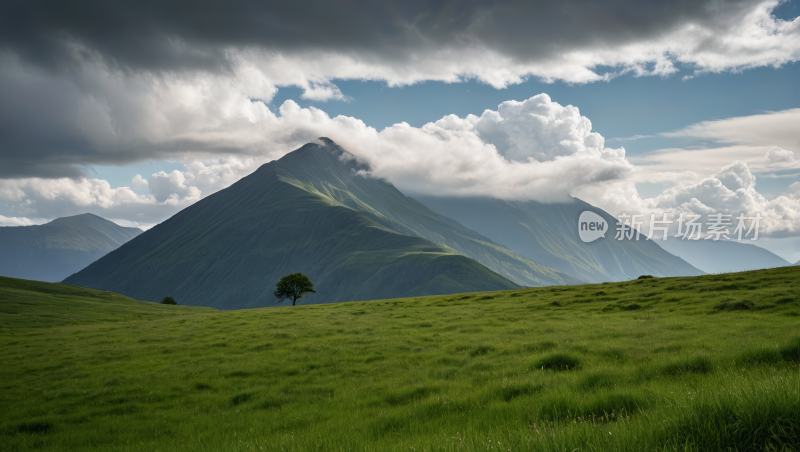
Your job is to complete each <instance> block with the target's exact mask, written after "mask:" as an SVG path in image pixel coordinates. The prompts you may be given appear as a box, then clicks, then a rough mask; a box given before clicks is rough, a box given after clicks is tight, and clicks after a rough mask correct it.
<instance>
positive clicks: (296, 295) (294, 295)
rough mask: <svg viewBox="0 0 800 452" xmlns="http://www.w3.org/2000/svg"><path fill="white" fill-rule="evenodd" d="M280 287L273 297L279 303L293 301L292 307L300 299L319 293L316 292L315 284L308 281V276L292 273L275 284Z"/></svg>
mask: <svg viewBox="0 0 800 452" xmlns="http://www.w3.org/2000/svg"><path fill="white" fill-rule="evenodd" d="M275 285H276V286H277V287H278V290H276V291H275V292H274V293H273V295H275V297H276V298H277V299H278V303H280V302H282V301H283V300H292V306H294V304H295V303H296V302H297V300H298V299H300V298H303V297H305V296H306V295H308V294H310V293H317V292H316V291H315V290H314V283H312V282H311V281H309V280H308V276H306V275H304V274H302V273H292V274H291V275H286V276H284V277H283V278H281V280H280V281H278V282H277V283H276V284H275Z"/></svg>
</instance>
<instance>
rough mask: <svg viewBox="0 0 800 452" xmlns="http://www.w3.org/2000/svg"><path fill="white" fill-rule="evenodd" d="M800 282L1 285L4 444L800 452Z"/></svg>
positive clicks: (754, 276)
mask: <svg viewBox="0 0 800 452" xmlns="http://www.w3.org/2000/svg"><path fill="white" fill-rule="evenodd" d="M799 276H800V267H786V268H780V269H774V270H762V271H753V272H746V273H737V274H726V275H710V276H703V277H695V278H648V279H640V280H634V281H628V282H621V283H606V284H593V285H583V286H560V287H546V288H536V289H522V290H514V291H504V292H484V293H472V294H458V295H450V296H434V297H418V298H407V299H397V300H377V301H366V302H355V303H340V304H331V305H311V306H300V305H298V306H296V307H292V306H286V307H281V308H265V309H253V310H242V311H216V310H213V309H208V308H192V307H185V306H163V305H157V304H152V303H146V302H139V301H136V300H131V299H128V298H125V297H123V296H121V295H117V294H112V293H110V292H102V291H94V290H89V289H82V288H76V287H71V286H63V285H59V284H48V283H37V282H30V281H23V280H15V279H10V278H0V345H1V346H2V347H1V348H0V363H2V367H1V368H0V384H1V385H2V386H1V387H0V450H3V451H6V450H8V451H16V450H89V449H98V450H119V451H140V450H141V451H148V452H150V451H162V450H163V451H173V450H192V451H205V450H207V451H221V450H258V451H260V450H276V451H277V450H287V451H289V450H298V451H300V450H302V451H305V450H312V451H339V450H341V451H346V450H353V451H364V450H376V451H423V450H454V451H456V450H459V451H461V450H464V451H470V450H481V451H483V450H488V451H500V450H504V451H505V450H508V451H517V450H548V451H549V450H552V451H597V450H609V451H611V450H614V451H643V450H681V451H687V450H696V451H710V450H741V451H745V450H748V451H750V450H752V451H756V450H757V451H762V450H776V451H777V450H786V451H792V450H800V368H798V362H800V294H799V293H798V287H797V286H798V281H799V280H800V278H798V277H799Z"/></svg>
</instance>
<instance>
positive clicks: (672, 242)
mask: <svg viewBox="0 0 800 452" xmlns="http://www.w3.org/2000/svg"><path fill="white" fill-rule="evenodd" d="M655 242H656V243H658V244H659V245H660V246H661V247H662V248H664V249H665V250H667V251H669V252H670V253H672V254H674V255H676V256H679V257H681V258H683V259H684V260H685V261H686V262H689V263H690V264H692V265H694V266H695V267H697V268H699V269H700V270H703V271H704V272H706V273H730V272H741V271H745V270H757V269H760V268H775V267H783V266H786V265H792V264H790V263H789V262H787V261H786V260H785V259H783V258H781V257H779V256H777V255H776V254H774V253H772V252H771V251H769V250H766V249H764V248H761V247H759V246H756V245H753V244H750V243H747V242H738V241H728V240H716V241H714V240H680V239H675V238H674V237H673V238H669V239H667V240H656V241H655Z"/></svg>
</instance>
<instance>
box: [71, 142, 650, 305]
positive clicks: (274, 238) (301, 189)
mask: <svg viewBox="0 0 800 452" xmlns="http://www.w3.org/2000/svg"><path fill="white" fill-rule="evenodd" d="M351 157H352V156H350V155H349V154H348V153H347V152H345V151H344V150H343V149H342V148H340V147H339V146H338V145H336V144H335V143H333V142H332V141H331V140H328V139H325V138H321V139H319V140H316V141H315V142H313V143H309V144H307V145H305V146H303V147H302V148H300V149H298V150H296V151H294V152H291V153H289V154H287V155H286V156H284V157H283V158H281V159H280V160H277V161H273V162H270V163H267V164H265V165H263V166H261V167H260V168H259V169H258V170H256V171H255V172H254V173H253V174H251V175H249V176H247V177H245V178H243V179H241V180H240V181H238V182H236V183H235V184H233V185H231V186H230V187H228V188H226V189H224V190H221V191H219V192H217V193H215V194H213V195H210V196H208V197H206V198H204V199H202V200H200V201H198V202H197V203H195V204H193V205H192V206H190V207H187V208H186V209H184V210H182V211H181V212H179V213H178V214H176V215H175V216H173V217H172V218H170V219H169V220H167V221H165V222H163V223H161V224H159V225H157V226H155V227H153V228H152V229H150V230H148V231H146V232H145V233H143V234H141V235H140V236H139V237H137V238H135V239H134V240H132V241H130V242H128V243H127V244H125V245H123V246H121V247H120V248H119V249H117V250H116V251H114V252H112V253H109V254H108V255H107V256H105V257H104V258H102V259H100V260H99V261H97V262H95V263H94V264H92V265H90V266H89V267H87V268H86V269H84V270H82V271H81V272H79V273H77V274H76V275H73V276H71V277H69V278H67V279H66V280H64V283H65V284H72V285H78V286H85V287H91V288H96V289H103V290H111V291H114V292H118V293H122V294H125V295H127V296H130V297H134V298H137V299H142V300H151V301H157V300H160V299H161V298H163V297H164V296H173V297H174V298H175V299H176V300H177V301H178V303H180V304H190V305H201V306H211V307H215V308H220V309H239V308H249V307H260V306H272V305H276V299H275V298H274V297H273V296H272V292H273V291H274V289H275V282H277V281H278V280H279V279H280V278H281V277H282V276H284V275H286V274H289V273H295V272H302V273H304V274H306V275H307V276H309V278H310V279H311V281H312V282H314V284H315V289H316V290H317V293H316V294H312V295H310V296H309V297H308V298H307V299H304V300H303V303H327V302H337V301H350V300H366V299H380V298H389V297H404V296H415V295H432V294H447V293H457V292H468V291H481V290H502V289H511V288H516V287H519V286H541V285H553V284H578V283H581V282H583V280H582V279H580V278H577V277H574V276H571V275H569V274H567V273H564V272H560V271H557V270H554V269H552V268H549V267H547V266H544V265H541V264H539V263H537V262H534V261H533V260H531V259H528V258H526V257H523V256H520V255H518V254H516V253H514V252H512V251H511V250H509V249H508V248H506V247H504V246H502V245H499V244H497V243H495V242H493V241H492V240H490V239H489V238H487V237H485V236H483V235H481V234H479V233H477V232H475V231H473V230H471V229H468V228H466V227H464V226H463V225H461V224H459V223H458V222H456V221H454V220H452V219H450V218H447V217H445V216H443V215H440V214H438V213H436V212H433V211H432V210H430V209H428V208H427V207H425V206H424V205H422V204H420V203H419V202H417V201H415V200H414V199H412V198H409V197H407V196H405V195H403V194H402V193H401V192H399V191H398V190H397V189H396V188H395V187H394V186H393V185H392V184H390V183H388V182H386V181H384V180H380V179H375V178H371V177H368V176H365V175H364V173H363V172H360V170H364V169H366V168H364V167H362V166H360V165H359V164H358V163H357V162H356V161H355V159H352V158H351ZM659 250H660V249H659ZM662 252H663V251H662Z"/></svg>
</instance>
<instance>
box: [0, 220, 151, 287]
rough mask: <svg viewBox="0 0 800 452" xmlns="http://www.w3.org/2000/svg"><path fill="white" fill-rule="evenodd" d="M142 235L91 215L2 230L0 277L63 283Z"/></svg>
mask: <svg viewBox="0 0 800 452" xmlns="http://www.w3.org/2000/svg"><path fill="white" fill-rule="evenodd" d="M141 233H142V230H141V229H139V228H124V227H122V226H118V225H116V224H114V223H112V222H110V221H108V220H106V219H104V218H100V217H98V216H97V215H92V214H90V213H85V214H83V215H75V216H73V217H63V218H58V219H55V220H53V221H51V222H49V223H47V224H42V225H38V226H6V227H0V275H2V276H8V277H11V278H21V279H33V280H38V281H48V282H57V281H61V280H62V279H64V278H66V277H67V276H69V275H71V274H73V273H75V272H78V271H79V270H81V269H83V268H84V267H86V266H87V265H89V264H91V263H92V262H94V261H96V260H97V259H100V258H101V257H103V256H105V255H106V254H108V253H109V252H110V251H113V250H115V249H117V248H119V246H120V245H122V244H123V243H125V242H127V241H129V240H131V239H132V238H134V237H136V236H137V235H139V234H141Z"/></svg>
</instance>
